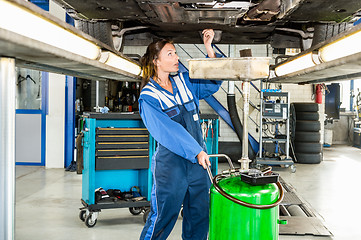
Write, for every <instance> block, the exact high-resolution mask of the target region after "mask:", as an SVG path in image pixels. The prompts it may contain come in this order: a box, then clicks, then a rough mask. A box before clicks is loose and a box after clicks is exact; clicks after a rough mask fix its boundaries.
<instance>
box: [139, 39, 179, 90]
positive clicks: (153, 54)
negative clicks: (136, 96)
mask: <svg viewBox="0 0 361 240" xmlns="http://www.w3.org/2000/svg"><path fill="white" fill-rule="evenodd" d="M167 43H170V44H173V42H172V41H171V40H169V39H160V40H156V41H154V42H152V43H151V44H149V46H148V47H147V51H146V52H145V54H144V55H143V57H142V58H141V59H140V65H141V66H142V71H143V72H142V83H141V84H140V90H142V89H143V87H144V86H145V85H147V83H148V82H149V79H150V78H153V77H155V76H157V75H158V72H157V66H156V65H155V64H154V60H157V59H158V57H159V53H160V51H161V50H162V49H163V47H164V46H165V45H166V44H167Z"/></svg>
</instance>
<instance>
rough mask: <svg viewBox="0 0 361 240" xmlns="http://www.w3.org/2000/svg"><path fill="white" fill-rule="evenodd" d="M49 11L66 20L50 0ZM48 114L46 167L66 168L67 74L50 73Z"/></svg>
mask: <svg viewBox="0 0 361 240" xmlns="http://www.w3.org/2000/svg"><path fill="white" fill-rule="evenodd" d="M49 9H50V10H49V12H50V13H51V14H52V15H54V16H56V17H58V18H60V19H61V20H63V21H65V12H64V10H63V9H62V8H61V7H60V6H58V5H57V4H55V3H54V2H52V1H50V3H49ZM48 96H49V101H48V115H47V116H46V155H45V156H46V160H45V167H46V168H64V126H65V76H64V75H59V74H54V73H49V95H48Z"/></svg>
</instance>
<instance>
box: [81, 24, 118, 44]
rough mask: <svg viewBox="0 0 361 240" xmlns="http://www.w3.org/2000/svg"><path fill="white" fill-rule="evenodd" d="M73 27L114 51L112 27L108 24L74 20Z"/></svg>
mask: <svg viewBox="0 0 361 240" xmlns="http://www.w3.org/2000/svg"><path fill="white" fill-rule="evenodd" d="M74 23H75V27H76V28H77V29H79V30H81V31H83V32H84V33H86V34H89V35H90V36H92V37H94V38H96V39H98V40H99V41H101V42H102V43H104V44H106V45H108V46H109V47H110V48H111V49H114V43H113V36H112V26H111V23H110V22H89V21H86V20H75V21H74Z"/></svg>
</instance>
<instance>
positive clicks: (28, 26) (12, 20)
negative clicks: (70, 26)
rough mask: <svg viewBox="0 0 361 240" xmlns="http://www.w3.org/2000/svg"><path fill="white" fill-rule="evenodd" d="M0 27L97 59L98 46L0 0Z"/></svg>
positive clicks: (28, 11)
mask: <svg viewBox="0 0 361 240" xmlns="http://www.w3.org/2000/svg"><path fill="white" fill-rule="evenodd" d="M0 28H3V29H6V30H8V31H11V32H15V33H17V34H19V35H22V36H25V37H28V38H32V39H34V40H37V41H40V42H43V43H46V44H49V45H52V46H54V47H57V48H60V49H63V50H65V51H68V52H71V53H74V54H78V55H81V56H83V57H86V58H90V59H94V60H95V59H97V58H98V57H99V54H100V48H99V47H98V46H97V45H95V44H94V43H92V42H90V41H88V40H86V39H85V38H82V37H80V36H77V35H76V34H74V33H72V32H70V31H68V30H66V29H64V28H62V27H61V26H59V25H57V24H55V23H53V22H51V21H49V20H47V19H45V18H44V17H42V16H40V15H36V14H34V13H32V12H31V11H30V10H28V9H26V8H24V7H21V6H18V5H16V4H14V3H10V2H8V1H4V0H0Z"/></svg>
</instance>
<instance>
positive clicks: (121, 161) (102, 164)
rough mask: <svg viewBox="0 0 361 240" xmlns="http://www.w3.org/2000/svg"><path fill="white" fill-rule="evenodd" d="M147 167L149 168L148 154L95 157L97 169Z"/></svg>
mask: <svg viewBox="0 0 361 240" xmlns="http://www.w3.org/2000/svg"><path fill="white" fill-rule="evenodd" d="M147 168H149V157H148V156H118V157H115V156H111V157H96V159H95V170H113V169H147Z"/></svg>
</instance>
